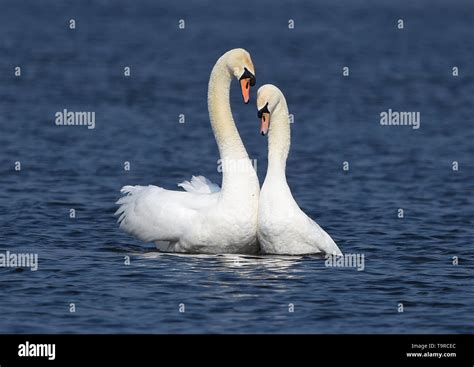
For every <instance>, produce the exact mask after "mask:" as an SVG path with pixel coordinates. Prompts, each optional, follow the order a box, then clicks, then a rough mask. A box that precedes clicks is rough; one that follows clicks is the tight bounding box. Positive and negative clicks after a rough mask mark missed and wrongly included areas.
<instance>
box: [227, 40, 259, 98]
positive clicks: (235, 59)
mask: <svg viewBox="0 0 474 367" xmlns="http://www.w3.org/2000/svg"><path fill="white" fill-rule="evenodd" d="M224 56H226V62H227V67H228V68H229V70H230V72H231V73H232V74H233V75H234V76H235V77H236V78H237V79H238V80H239V82H240V87H241V88H242V97H243V98H244V102H245V103H249V100H250V87H253V86H254V85H255V68H254V66H253V62H252V59H251V58H250V54H249V53H248V52H247V51H246V50H244V49H243V48H235V49H233V50H230V51H228V52H227V53H226V54H225V55H224Z"/></svg>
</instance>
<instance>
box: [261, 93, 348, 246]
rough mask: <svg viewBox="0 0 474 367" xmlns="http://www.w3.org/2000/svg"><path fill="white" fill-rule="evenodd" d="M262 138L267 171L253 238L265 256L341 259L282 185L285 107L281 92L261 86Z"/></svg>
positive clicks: (287, 143) (287, 138)
mask: <svg viewBox="0 0 474 367" xmlns="http://www.w3.org/2000/svg"><path fill="white" fill-rule="evenodd" d="M257 108H258V109H259V116H261V117H262V131H261V132H262V135H265V134H266V133H267V132H268V130H269V135H268V169H267V175H266V177H265V181H264V183H263V186H262V190H261V192H260V199H259V211H258V229H257V236H258V240H259V242H260V246H261V250H262V252H264V253H268V254H287V255H302V254H314V253H326V254H331V255H341V254H342V253H341V251H340V250H339V248H338V247H337V245H336V243H335V242H334V241H333V240H332V238H331V237H330V236H329V235H328V234H327V233H326V232H325V231H324V230H323V229H322V228H321V227H320V226H319V225H318V224H317V223H316V222H314V221H313V220H312V219H311V218H309V217H308V216H307V215H306V214H305V213H304V212H303V211H302V210H301V209H300V208H299V206H298V204H297V203H296V201H295V199H294V198H293V195H292V194H291V190H290V188H289V187H288V183H287V182H286V174H285V168H286V160H287V157H288V152H289V149H290V139H291V137H290V124H289V119H288V107H287V104H286V100H285V97H284V96H283V94H282V93H281V91H280V90H279V89H278V88H276V87H275V86H273V85H265V86H263V87H261V88H260V89H259V91H258V99H257Z"/></svg>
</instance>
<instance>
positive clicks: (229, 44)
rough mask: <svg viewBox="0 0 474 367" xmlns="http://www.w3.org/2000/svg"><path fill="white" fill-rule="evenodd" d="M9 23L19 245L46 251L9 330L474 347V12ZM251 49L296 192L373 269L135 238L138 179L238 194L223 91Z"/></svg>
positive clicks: (57, 8) (4, 315)
mask: <svg viewBox="0 0 474 367" xmlns="http://www.w3.org/2000/svg"><path fill="white" fill-rule="evenodd" d="M0 8H1V11H0V55H1V56H0V128H1V133H0V183H1V189H0V228H1V231H0V250H1V251H2V253H4V252H5V251H7V250H9V251H10V252H34V253H38V256H39V269H38V271H36V272H33V271H30V270H29V269H24V270H23V271H21V269H20V270H19V269H13V268H0V273H1V275H0V297H1V302H0V332H2V333H10V332H20V333H30V332H33V333H36V332H41V333H52V332H66V333H90V332H94V333H95V332H98V333H105V332H107V333H109V332H112V333H114V332H119V333H136V332H140V333H143V332H145V333H156V332H180V333H181V332H192V333H194V332H238V333H241V332H304V333H307V332H309V333H339V332H340V333H408V332H410V333H428V332H429V333H459V332H468V333H471V332H472V331H473V326H474V282H473V274H474V271H473V270H474V269H473V261H474V255H473V251H472V250H473V239H474V236H473V225H474V223H473V217H474V197H473V182H474V162H473V156H474V144H473V141H474V127H473V123H474V118H473V116H474V108H473V103H472V102H473V96H474V71H473V64H472V63H473V60H474V37H473V35H474V3H473V2H472V1H470V0H458V1H447V0H446V1H431V0H430V1H428V0H426V1H416V2H415V1H408V0H407V1H405V0H403V1H396V2H395V1H393V2H392V1H390V2H389V1H359V0H357V1H349V0H347V1H330V0H327V1H292V2H278V3H277V2H274V1H270V0H268V1H258V2H257V3H256V2H255V1H230V0H229V1H218V2H217V1H216V2H211V1H199V2H191V1H176V0H173V1H146V2H145V1H136V2H135V1H125V0H123V1H106V0H102V1H98V0H96V1H80V2H79V1H29V2H26V1H5V0H2V1H0ZM71 18H74V19H75V20H76V29H75V30H71V29H69V27H68V26H69V20H70V19H71ZM179 19H184V20H185V29H179V28H178V21H179ZM289 19H293V20H294V22H295V28H294V29H289V28H288V20H289ZM398 19H403V20H404V29H403V30H399V29H397V20H398ZM234 47H244V48H246V49H247V50H249V51H250V53H251V55H252V58H253V61H254V64H255V66H256V74H257V85H258V86H260V85H263V84H265V83H273V84H276V85H278V86H279V87H280V88H281V89H282V90H283V92H284V93H285V95H286V97H287V100H288V104H289V108H290V112H291V113H293V114H294V118H295V122H294V124H293V125H292V148H291V153H290V158H289V161H288V169H287V177H288V181H289V184H290V186H291V188H292V191H293V194H294V197H295V198H296V200H297V201H298V203H299V204H300V206H301V207H302V208H303V209H304V210H305V211H306V212H307V213H308V214H309V215H310V216H312V217H313V218H314V219H316V220H317V221H318V223H320V224H321V226H323V227H324V228H325V229H326V230H327V231H328V232H329V233H330V234H331V236H332V237H333V238H334V239H335V241H336V242H337V243H338V244H339V247H340V248H341V249H342V251H343V252H346V253H361V254H364V255H365V269H364V271H357V270H356V269H353V268H328V267H325V262H324V260H323V259H321V258H316V257H303V258H301V257H278V256H275V257H271V256H269V257H248V256H227V255H220V256H193V255H172V254H160V253H158V252H156V251H155V250H154V246H153V244H144V243H141V242H140V241H138V240H136V239H134V238H133V237H130V236H128V235H126V234H124V233H122V232H120V230H119V229H118V227H117V224H116V221H115V218H114V217H113V213H114V211H115V209H116V206H115V205H114V202H115V201H116V200H117V199H118V197H119V189H120V188H121V186H123V185H125V184H142V185H146V184H158V185H160V186H163V187H166V188H175V187H176V183H177V182H180V181H183V180H185V179H189V178H190V176H191V175H192V174H203V175H205V176H207V177H209V178H210V179H211V180H213V181H215V182H218V183H220V180H221V177H220V174H219V173H218V172H217V169H216V167H217V164H216V161H217V159H218V158H219V157H218V151H217V147H216V144H215V141H214V137H213V135H212V131H211V128H210V125H209V119H208V112H207V97H206V92H207V82H208V78H209V73H210V70H211V68H212V66H213V64H214V63H215V61H216V60H217V58H218V57H219V56H220V55H221V54H222V53H224V52H225V51H227V50H228V49H231V48H234ZM16 66H20V67H21V68H22V75H21V77H15V76H14V68H15V67H16ZM126 66H129V67H131V76H130V77H129V78H126V77H124V76H123V68H124V67H126ZM344 66H349V67H350V75H349V76H348V77H343V76H342V68H343V67H344ZM454 66H456V67H458V68H459V76H457V77H453V75H452V68H453V67H454ZM239 93H240V91H239V87H238V85H237V83H235V82H234V83H233V85H232V98H231V104H232V108H233V111H234V116H235V119H236V121H237V123H238V127H239V131H240V133H241V136H242V138H243V140H244V142H245V145H246V147H247V149H248V152H249V155H250V156H251V157H252V158H254V159H256V160H257V167H258V174H259V177H260V180H261V182H263V178H264V175H265V172H266V165H267V163H266V149H267V147H266V144H267V141H266V138H263V137H261V136H260V135H259V122H258V120H257V118H256V109H255V104H254V101H255V94H256V89H254V90H252V102H251V104H249V105H244V104H243V103H242V102H241V98H242V97H241V96H240V94H239ZM64 108H66V109H68V110H70V111H94V112H95V113H96V128H95V129H87V128H85V127H60V126H56V125H55V123H54V114H55V113H56V111H62V110H63V109H64ZM389 108H391V109H392V110H395V111H415V112H416V111H418V112H420V114H421V127H420V129H418V130H414V129H412V128H411V127H409V126H404V127H393V126H392V127H384V126H381V125H380V121H379V114H380V113H381V112H382V111H387V110H388V109H389ZM180 114H184V115H185V118H186V122H185V123H184V124H180V123H179V122H178V116H179V115H180ZM17 161H19V162H21V171H15V169H14V168H15V166H14V164H15V162H17ZM125 161H128V162H130V164H131V170H130V171H125V170H124V162H125ZM344 161H347V162H349V165H350V166H349V167H350V170H349V171H347V172H345V171H343V162H344ZM453 161H457V162H458V165H459V169H458V171H453V169H452V162H453ZM72 208H73V209H75V210H76V218H75V219H72V218H70V216H69V213H70V209H72ZM399 208H402V209H403V210H404V218H403V219H400V218H398V217H397V214H398V212H397V211H398V209H399ZM126 256H129V257H130V259H131V263H130V265H128V266H127V265H124V258H125V257H126ZM455 256H456V257H458V259H459V264H458V265H453V257H455ZM71 303H74V304H75V307H76V312H75V313H71V312H69V311H70V304H71ZM290 303H291V304H293V305H294V312H288V310H289V304H290ZM180 304H184V306H185V312H184V313H180V312H179V305H180ZM399 304H403V311H404V312H398V308H399Z"/></svg>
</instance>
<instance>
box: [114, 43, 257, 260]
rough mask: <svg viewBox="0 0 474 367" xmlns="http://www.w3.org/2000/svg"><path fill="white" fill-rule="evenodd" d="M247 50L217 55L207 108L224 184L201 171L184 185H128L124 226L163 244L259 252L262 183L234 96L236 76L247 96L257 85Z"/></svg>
mask: <svg viewBox="0 0 474 367" xmlns="http://www.w3.org/2000/svg"><path fill="white" fill-rule="evenodd" d="M254 70H255V69H254V67H253V64H252V60H251V58H250V55H249V53H248V52H247V51H245V50H243V49H234V50H231V51H228V52H227V53H225V54H224V55H222V56H221V57H220V58H219V60H217V62H216V64H215V65H214V68H213V69H212V72H211V76H210V79H209V88H208V108H209V115H210V120H211V125H212V129H213V132H214V136H215V138H216V141H217V145H218V147H219V153H220V157H221V160H222V171H223V172H222V175H223V176H222V189H219V186H217V185H215V184H213V183H212V182H210V181H209V180H207V179H206V178H204V177H202V176H198V177H194V176H193V178H192V179H191V182H187V181H185V182H183V183H181V184H179V186H181V187H182V188H183V189H184V190H186V192H184V191H171V190H165V189H163V188H161V187H157V186H124V187H123V188H122V190H121V192H122V194H127V195H126V196H123V197H122V198H120V199H119V200H118V201H117V204H120V207H119V209H118V210H117V212H116V213H115V214H116V215H120V217H119V219H118V221H119V223H120V228H121V229H123V230H124V231H125V232H127V233H130V234H132V235H134V236H136V237H138V238H139V239H141V240H143V241H146V242H155V243H156V245H157V247H158V248H159V249H160V250H164V251H171V252H192V253H213V254H214V253H242V254H245V253H255V252H257V251H258V245H257V240H256V233H257V212H258V196H259V191H260V187H259V183H258V178H257V175H256V173H255V170H254V168H253V166H252V164H251V162H250V160H249V157H248V154H247V151H246V150H245V147H244V145H243V143H242V140H241V139H240V135H239V133H238V131H237V128H236V126H235V123H234V120H233V117H232V113H231V109H230V102H229V93H230V84H231V81H232V78H233V77H236V78H237V79H239V80H240V85H241V87H242V95H243V98H244V102H245V103H248V101H249V96H250V94H249V93H250V86H251V85H252V86H253V85H255V76H254Z"/></svg>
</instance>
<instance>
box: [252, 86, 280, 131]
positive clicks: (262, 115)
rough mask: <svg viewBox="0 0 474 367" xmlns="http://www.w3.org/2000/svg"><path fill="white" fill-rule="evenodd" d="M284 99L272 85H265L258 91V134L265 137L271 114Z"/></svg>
mask: <svg viewBox="0 0 474 367" xmlns="http://www.w3.org/2000/svg"><path fill="white" fill-rule="evenodd" d="M284 98H285V97H283V93H282V92H281V90H280V89H278V88H277V87H275V86H274V85H272V84H265V85H263V86H261V87H260V88H259V89H258V92H257V110H258V114H257V115H258V118H259V119H260V120H261V127H260V134H262V135H267V133H268V129H269V128H270V120H271V116H272V113H273V112H274V111H275V109H276V108H277V107H278V105H279V104H280V102H281V101H282V99H284Z"/></svg>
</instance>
